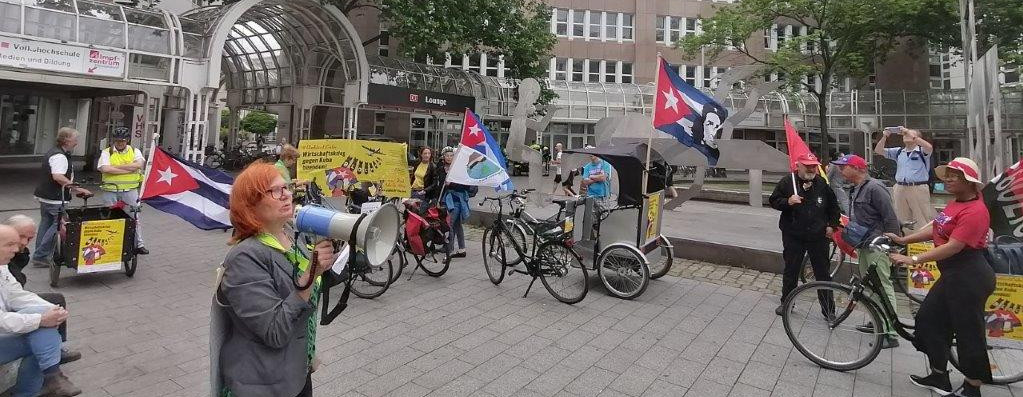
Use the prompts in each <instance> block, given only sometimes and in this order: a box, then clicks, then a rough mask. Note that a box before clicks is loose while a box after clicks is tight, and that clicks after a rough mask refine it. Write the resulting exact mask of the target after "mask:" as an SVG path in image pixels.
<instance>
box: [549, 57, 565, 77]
mask: <svg viewBox="0 0 1023 397" xmlns="http://www.w3.org/2000/svg"><path fill="white" fill-rule="evenodd" d="M552 66H553V67H552V71H551V73H550V74H551V80H567V79H568V59H565V58H554V59H553V60H552Z"/></svg>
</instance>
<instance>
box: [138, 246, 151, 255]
mask: <svg viewBox="0 0 1023 397" xmlns="http://www.w3.org/2000/svg"><path fill="white" fill-rule="evenodd" d="M135 253H136V254H139V255H149V250H147V249H146V247H138V248H136V249H135Z"/></svg>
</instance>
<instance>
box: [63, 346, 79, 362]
mask: <svg viewBox="0 0 1023 397" xmlns="http://www.w3.org/2000/svg"><path fill="white" fill-rule="evenodd" d="M81 359H82V352H79V351H77V350H70V349H68V348H66V347H62V348H60V363H61V364H67V363H70V362H74V361H78V360H81Z"/></svg>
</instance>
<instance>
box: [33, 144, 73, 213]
mask: <svg viewBox="0 0 1023 397" xmlns="http://www.w3.org/2000/svg"><path fill="white" fill-rule="evenodd" d="M46 162H48V163H49V164H50V173H51V174H60V175H64V174H66V173H67V168H68V167H70V166H71V165H70V164H68V162H67V156H65V155H63V154H62V153H57V154H54V155H52V156H50V158H49V159H47V160H46ZM51 178H52V176H51ZM71 181H72V182H74V181H75V176H74V175H71ZM36 201H39V202H40V203H46V204H53V205H60V204H61V203H60V200H47V199H44V198H39V197H36Z"/></svg>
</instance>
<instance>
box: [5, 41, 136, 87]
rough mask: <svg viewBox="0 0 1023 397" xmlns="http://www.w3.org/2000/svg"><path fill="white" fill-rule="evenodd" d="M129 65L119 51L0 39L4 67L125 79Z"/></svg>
mask: <svg viewBox="0 0 1023 397" xmlns="http://www.w3.org/2000/svg"><path fill="white" fill-rule="evenodd" d="M125 61H126V60H125V55H124V53H123V52H119V51H110V50H100V49H95V48H85V47H76V46H70V45H65V44H57V43H49V42H43V41H31V40H24V39H16V38H12V37H5V36H0V66H10V67H15V68H25V69H38V70H48V71H52V72H63V73H76V74H87V75H91V76H103V77H121V76H124V64H125Z"/></svg>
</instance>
